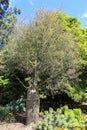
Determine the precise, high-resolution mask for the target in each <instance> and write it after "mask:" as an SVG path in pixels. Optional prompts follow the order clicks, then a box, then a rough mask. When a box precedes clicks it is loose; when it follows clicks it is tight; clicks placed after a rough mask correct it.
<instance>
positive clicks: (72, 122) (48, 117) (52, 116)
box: [34, 106, 86, 130]
mask: <svg viewBox="0 0 87 130" xmlns="http://www.w3.org/2000/svg"><path fill="white" fill-rule="evenodd" d="M40 115H41V117H42V120H41V121H40V122H39V123H37V124H36V125H34V127H35V129H36V130H82V129H83V130H86V128H85V121H86V120H85V118H84V116H83V114H82V111H81V109H77V108H76V109H69V108H68V106H64V107H61V108H58V109H57V110H56V111H54V110H53V109H52V108H49V111H44V112H41V113H40Z"/></svg>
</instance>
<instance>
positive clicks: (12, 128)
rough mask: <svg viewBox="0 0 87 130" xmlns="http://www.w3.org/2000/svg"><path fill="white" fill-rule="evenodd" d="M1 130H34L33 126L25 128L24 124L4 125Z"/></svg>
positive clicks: (0, 127) (0, 126)
mask: <svg viewBox="0 0 87 130" xmlns="http://www.w3.org/2000/svg"><path fill="white" fill-rule="evenodd" d="M0 130H34V129H33V128H32V127H31V126H25V125H24V124H22V123H3V124H1V125H0Z"/></svg>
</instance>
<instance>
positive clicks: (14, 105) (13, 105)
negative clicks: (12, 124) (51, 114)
mask: <svg viewBox="0 0 87 130" xmlns="http://www.w3.org/2000/svg"><path fill="white" fill-rule="evenodd" d="M6 108H7V109H9V110H10V111H12V112H14V113H15V112H21V111H22V112H25V111H26V107H25V99H24V97H21V98H19V99H18V100H14V101H12V102H10V103H9V104H7V105H6Z"/></svg>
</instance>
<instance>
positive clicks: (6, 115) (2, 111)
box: [0, 106, 15, 122]
mask: <svg viewBox="0 0 87 130" xmlns="http://www.w3.org/2000/svg"><path fill="white" fill-rule="evenodd" d="M3 121H5V122H14V121H15V118H14V115H13V113H11V112H10V111H9V109H7V108H6V107H1V106H0V122H3Z"/></svg>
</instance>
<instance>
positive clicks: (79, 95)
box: [62, 84, 87, 102]
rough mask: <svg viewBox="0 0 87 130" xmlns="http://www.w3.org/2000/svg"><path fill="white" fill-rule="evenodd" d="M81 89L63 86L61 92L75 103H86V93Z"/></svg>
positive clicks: (68, 85) (67, 85)
mask: <svg viewBox="0 0 87 130" xmlns="http://www.w3.org/2000/svg"><path fill="white" fill-rule="evenodd" d="M84 90H85V89H82V88H81V87H79V86H78V87H73V86H71V85H70V84H65V87H64V89H62V91H63V92H64V93H66V94H67V95H68V96H69V97H70V98H71V99H73V100H74V101H75V102H86V101H87V97H86V95H87V92H86V91H84Z"/></svg>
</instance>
